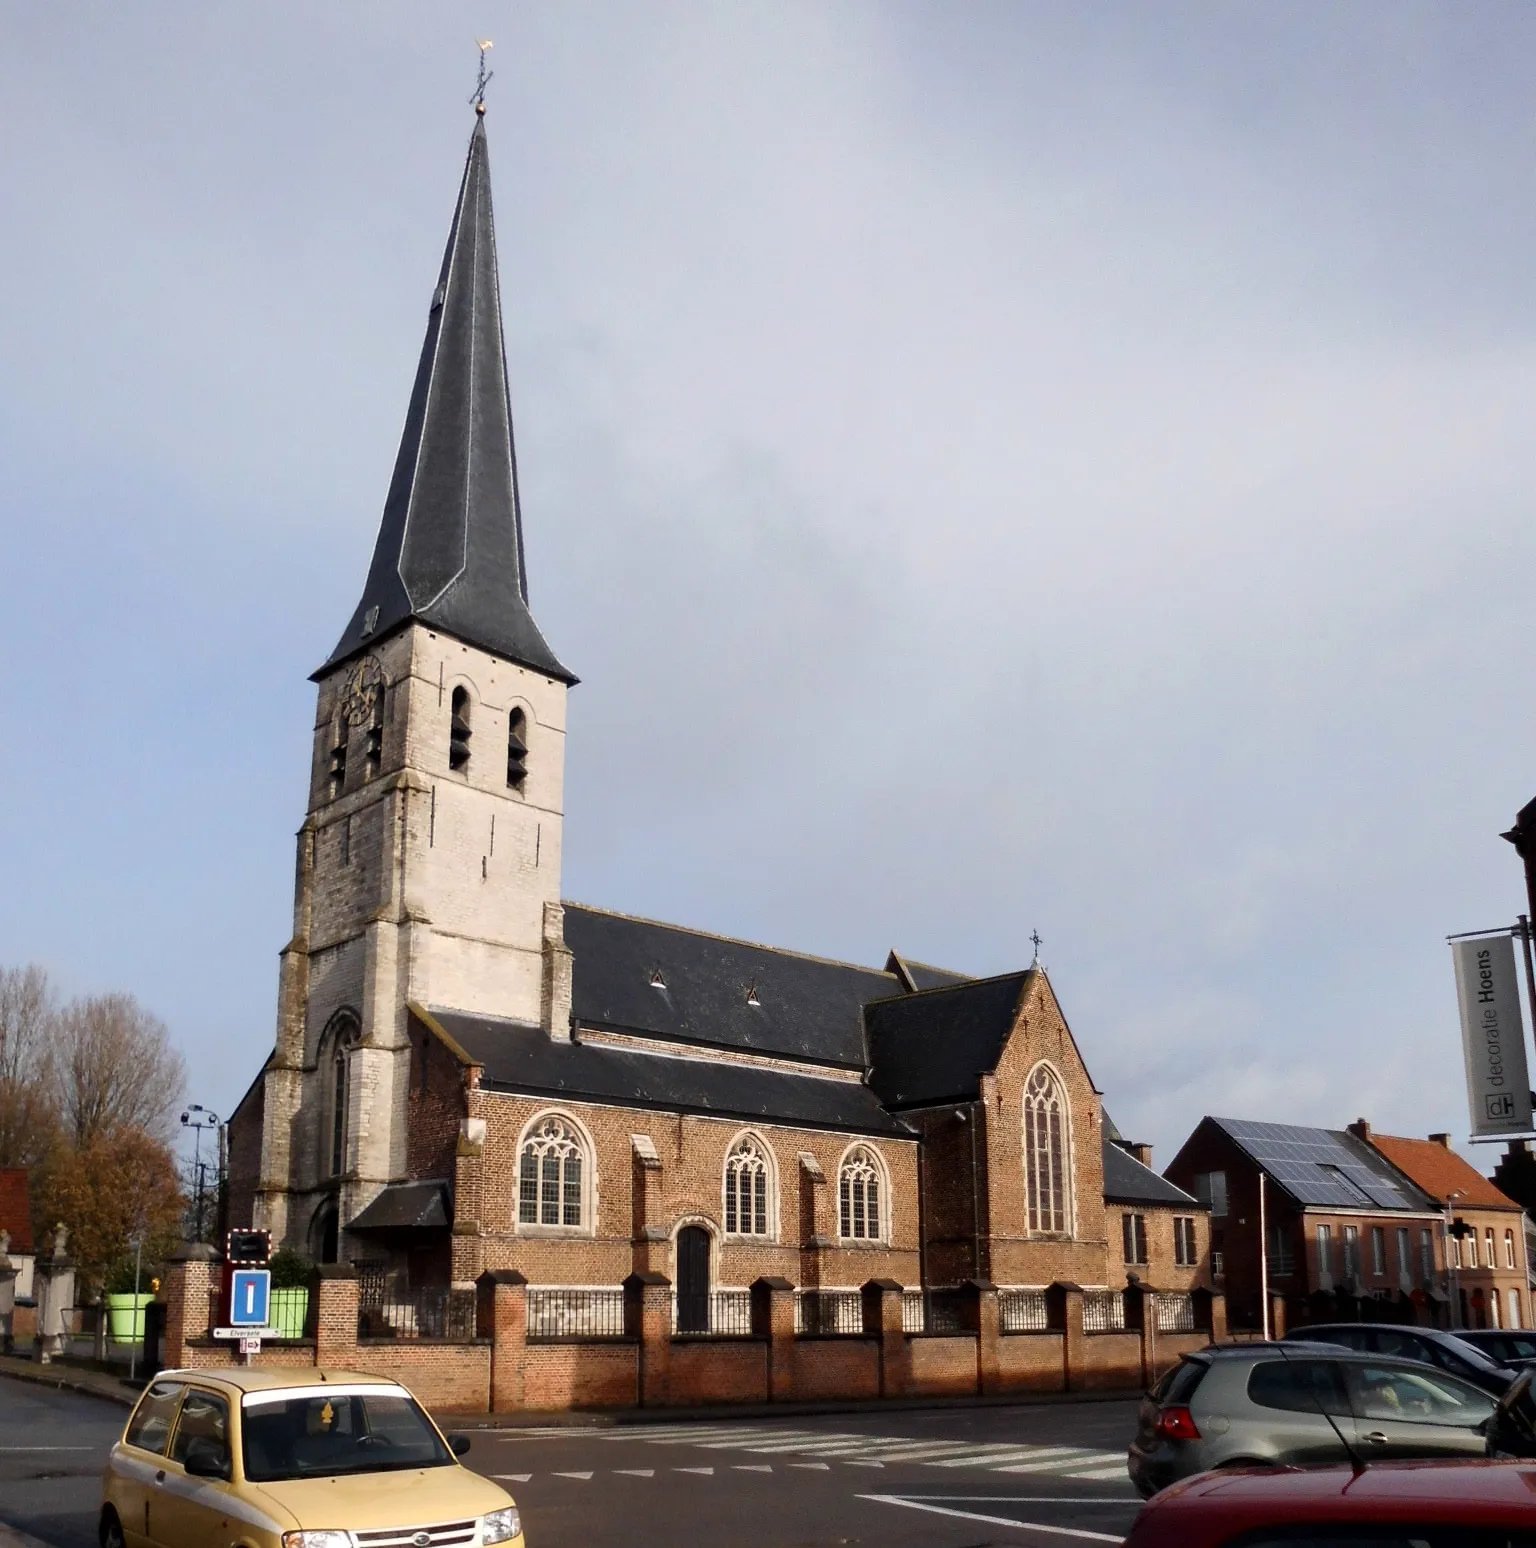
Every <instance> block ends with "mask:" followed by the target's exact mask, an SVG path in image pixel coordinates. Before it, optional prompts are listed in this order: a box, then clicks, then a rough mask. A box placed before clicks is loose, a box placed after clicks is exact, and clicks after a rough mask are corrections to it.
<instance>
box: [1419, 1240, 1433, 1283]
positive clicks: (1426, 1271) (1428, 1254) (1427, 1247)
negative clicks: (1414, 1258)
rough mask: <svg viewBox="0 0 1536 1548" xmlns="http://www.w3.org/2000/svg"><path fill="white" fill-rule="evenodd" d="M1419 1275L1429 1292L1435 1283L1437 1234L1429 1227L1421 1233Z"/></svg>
mask: <svg viewBox="0 0 1536 1548" xmlns="http://www.w3.org/2000/svg"><path fill="white" fill-rule="evenodd" d="M1419 1274H1420V1276H1421V1279H1422V1282H1423V1285H1424V1288H1425V1289H1426V1290H1428V1289H1429V1287H1430V1286H1431V1285H1432V1284H1434V1282H1435V1233H1434V1232H1433V1231H1432V1230H1431V1229H1430V1228H1429V1227H1428V1226H1425V1227H1424V1229H1423V1230H1422V1231H1420V1232H1419Z"/></svg>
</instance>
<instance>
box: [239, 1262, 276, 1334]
mask: <svg viewBox="0 0 1536 1548" xmlns="http://www.w3.org/2000/svg"><path fill="white" fill-rule="evenodd" d="M271 1300H272V1273H271V1270H270V1269H232V1270H231V1271H230V1282H229V1325H230V1326H231V1327H232V1328H264V1327H266V1325H267V1310H268V1306H269V1304H270V1302H271Z"/></svg>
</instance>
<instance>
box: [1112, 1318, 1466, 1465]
mask: <svg viewBox="0 0 1536 1548" xmlns="http://www.w3.org/2000/svg"><path fill="white" fill-rule="evenodd" d="M1493 1413H1494V1400H1493V1398H1492V1397H1491V1396H1489V1394H1488V1393H1486V1392H1484V1391H1483V1390H1482V1388H1480V1387H1475V1386H1473V1385H1472V1384H1471V1383H1470V1382H1466V1381H1463V1380H1461V1378H1460V1377H1457V1376H1452V1375H1450V1374H1449V1373H1447V1372H1445V1371H1441V1370H1436V1369H1432V1368H1430V1367H1428V1366H1425V1365H1423V1364H1422V1363H1420V1362H1419V1361H1416V1360H1403V1359H1394V1358H1391V1357H1384V1356H1378V1355H1364V1354H1356V1353H1354V1352H1353V1351H1351V1350H1346V1349H1343V1348H1335V1347H1330V1346H1329V1345H1326V1344H1314V1345H1310V1346H1309V1345H1304V1344H1300V1343H1290V1342H1286V1343H1253V1344H1228V1345H1221V1346H1216V1347H1213V1348H1210V1349H1204V1350H1201V1351H1200V1352H1198V1353H1196V1354H1189V1355H1185V1356H1184V1358H1183V1360H1182V1361H1181V1362H1180V1363H1179V1365H1177V1366H1176V1367H1175V1368H1174V1369H1173V1370H1172V1371H1170V1372H1169V1373H1168V1374H1167V1375H1166V1376H1164V1378H1163V1379H1162V1380H1161V1381H1160V1382H1159V1383H1158V1384H1157V1385H1156V1386H1155V1387H1154V1388H1153V1389H1152V1391H1151V1392H1150V1393H1148V1395H1147V1396H1146V1397H1145V1398H1144V1399H1143V1400H1142V1404H1141V1410H1140V1413H1139V1414H1138V1416H1137V1428H1136V1438H1135V1439H1134V1440H1133V1441H1132V1442H1131V1445H1130V1451H1129V1454H1128V1456H1127V1459H1126V1465H1127V1470H1128V1471H1129V1473H1130V1475H1131V1482H1132V1483H1133V1484H1135V1486H1136V1488H1137V1489H1138V1490H1140V1492H1141V1493H1142V1494H1143V1495H1147V1496H1150V1495H1152V1494H1154V1493H1156V1492H1157V1491H1158V1490H1159V1489H1164V1488H1166V1487H1167V1486H1168V1485H1169V1484H1171V1483H1173V1482H1175V1481H1176V1480H1177V1479H1180V1478H1188V1477H1190V1476H1191V1475H1193V1474H1195V1473H1203V1472H1207V1471H1209V1470H1210V1469H1213V1468H1231V1467H1254V1466H1269V1467H1275V1466H1320V1465H1332V1464H1337V1463H1339V1462H1348V1461H1350V1460H1351V1459H1352V1457H1353V1458H1359V1459H1366V1458H1369V1459H1370V1460H1371V1461H1377V1460H1384V1459H1388V1458H1399V1457H1448V1456H1449V1457H1468V1458H1471V1457H1483V1456H1486V1454H1487V1449H1488V1439H1487V1432H1488V1428H1489V1422H1490V1420H1491V1419H1492V1418H1493Z"/></svg>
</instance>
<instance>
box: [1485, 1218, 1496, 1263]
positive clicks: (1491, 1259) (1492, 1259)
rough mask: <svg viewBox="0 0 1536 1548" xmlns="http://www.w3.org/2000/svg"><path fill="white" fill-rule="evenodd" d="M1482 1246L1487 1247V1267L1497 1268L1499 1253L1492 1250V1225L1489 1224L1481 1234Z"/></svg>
mask: <svg viewBox="0 0 1536 1548" xmlns="http://www.w3.org/2000/svg"><path fill="white" fill-rule="evenodd" d="M1483 1246H1484V1247H1486V1248H1487V1249H1488V1259H1487V1261H1488V1267H1489V1268H1491V1269H1493V1268H1497V1267H1498V1266H1499V1255H1498V1253H1497V1252H1495V1251H1494V1246H1493V1227H1492V1226H1489V1227H1488V1229H1487V1231H1486V1232H1484V1234H1483Z"/></svg>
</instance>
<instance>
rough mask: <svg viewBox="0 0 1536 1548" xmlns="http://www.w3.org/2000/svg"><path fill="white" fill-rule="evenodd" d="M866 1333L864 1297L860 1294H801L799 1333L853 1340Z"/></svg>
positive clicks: (798, 1295) (797, 1313)
mask: <svg viewBox="0 0 1536 1548" xmlns="http://www.w3.org/2000/svg"><path fill="white" fill-rule="evenodd" d="M863 1331H864V1297H863V1296H862V1295H861V1294H860V1293H859V1291H857V1290H797V1291H796V1292H795V1332H796V1333H806V1334H812V1335H816V1334H820V1335H828V1334H839V1335H842V1336H845V1337H846V1336H849V1335H852V1334H860V1333H863Z"/></svg>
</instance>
